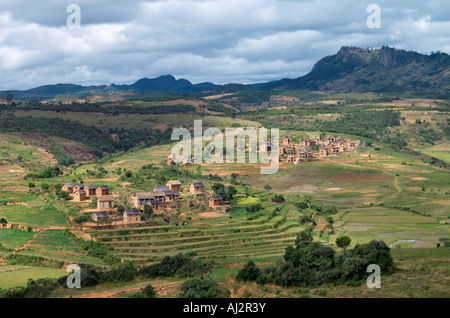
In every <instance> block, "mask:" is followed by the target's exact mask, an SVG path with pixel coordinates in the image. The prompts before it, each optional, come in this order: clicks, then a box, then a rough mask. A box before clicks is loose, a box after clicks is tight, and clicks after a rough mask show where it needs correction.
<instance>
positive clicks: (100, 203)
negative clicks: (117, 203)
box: [97, 195, 114, 210]
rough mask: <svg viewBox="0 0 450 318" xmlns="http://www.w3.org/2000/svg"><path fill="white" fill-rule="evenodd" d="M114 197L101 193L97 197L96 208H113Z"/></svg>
mask: <svg viewBox="0 0 450 318" xmlns="http://www.w3.org/2000/svg"><path fill="white" fill-rule="evenodd" d="M113 208H114V197H112V196H109V195H103V196H100V197H98V198H97V209H99V210H101V209H113Z"/></svg>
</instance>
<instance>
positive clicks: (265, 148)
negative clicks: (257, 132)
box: [259, 142, 272, 152]
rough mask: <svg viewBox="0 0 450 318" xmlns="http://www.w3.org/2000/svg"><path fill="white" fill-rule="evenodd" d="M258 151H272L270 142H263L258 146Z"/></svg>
mask: <svg viewBox="0 0 450 318" xmlns="http://www.w3.org/2000/svg"><path fill="white" fill-rule="evenodd" d="M259 150H260V151H265V152H271V151H272V144H271V143H270V142H263V143H262V144H261V146H260V147H259Z"/></svg>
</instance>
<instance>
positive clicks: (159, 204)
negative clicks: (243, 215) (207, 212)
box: [61, 180, 225, 224]
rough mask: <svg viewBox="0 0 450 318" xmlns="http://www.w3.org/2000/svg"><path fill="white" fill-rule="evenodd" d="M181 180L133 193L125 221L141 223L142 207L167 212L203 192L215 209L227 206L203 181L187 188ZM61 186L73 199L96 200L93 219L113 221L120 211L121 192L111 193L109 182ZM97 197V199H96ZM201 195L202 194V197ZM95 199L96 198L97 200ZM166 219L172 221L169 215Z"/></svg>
mask: <svg viewBox="0 0 450 318" xmlns="http://www.w3.org/2000/svg"><path fill="white" fill-rule="evenodd" d="M181 186H182V184H181V182H180V181H179V180H169V181H168V182H167V183H166V185H165V186H157V187H154V188H153V190H152V191H151V192H138V193H133V194H131V195H130V196H129V198H128V199H129V202H130V203H131V205H132V206H133V208H132V209H127V210H124V211H122V212H123V213H122V217H123V221H122V222H121V223H122V224H129V223H139V222H141V221H142V217H141V214H142V210H145V207H146V206H150V207H151V211H152V213H155V214H159V213H162V214H164V215H167V214H168V212H169V211H172V209H175V208H177V207H179V206H180V203H181V202H182V200H183V196H184V195H194V196H195V197H198V196H199V195H201V196H202V197H203V198H207V202H208V203H207V206H208V207H209V208H211V209H213V210H215V209H217V208H221V207H224V206H225V205H224V201H223V199H222V197H220V196H218V195H213V194H212V193H210V191H207V190H205V184H204V183H203V182H196V181H194V182H192V183H191V184H190V185H189V188H188V189H185V191H184V192H183V191H182V189H181ZM61 190H62V191H64V192H67V193H69V196H70V197H72V198H73V201H76V202H84V201H88V200H90V201H91V202H92V201H93V200H96V202H97V208H96V211H93V212H92V214H91V216H90V217H91V220H92V221H93V222H95V223H97V224H109V223H110V222H109V220H110V219H111V214H112V213H115V212H116V210H117V209H116V208H117V204H116V202H117V200H118V196H117V195H114V194H113V193H111V191H110V189H109V187H108V186H106V185H103V186H99V187H97V188H96V187H94V186H93V185H84V184H82V183H79V184H75V185H74V184H72V183H65V184H64V185H63V186H62V187H61ZM94 198H95V199H94ZM198 199H200V198H198ZM94 202H95V201H94ZM165 220H166V222H170V221H169V220H168V219H167V218H166V219H165Z"/></svg>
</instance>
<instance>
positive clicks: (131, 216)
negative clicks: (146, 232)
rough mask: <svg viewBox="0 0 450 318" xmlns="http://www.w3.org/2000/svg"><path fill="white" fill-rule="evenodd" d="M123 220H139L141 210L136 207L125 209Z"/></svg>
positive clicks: (130, 221) (126, 221)
mask: <svg viewBox="0 0 450 318" xmlns="http://www.w3.org/2000/svg"><path fill="white" fill-rule="evenodd" d="M123 221H124V222H125V223H135V222H140V221H141V211H140V210H138V209H131V210H125V212H123Z"/></svg>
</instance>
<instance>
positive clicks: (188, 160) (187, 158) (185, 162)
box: [183, 157, 192, 166]
mask: <svg viewBox="0 0 450 318" xmlns="http://www.w3.org/2000/svg"><path fill="white" fill-rule="evenodd" d="M191 163H192V160H191V158H189V157H184V158H183V165H185V166H186V165H190V164H191Z"/></svg>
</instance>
